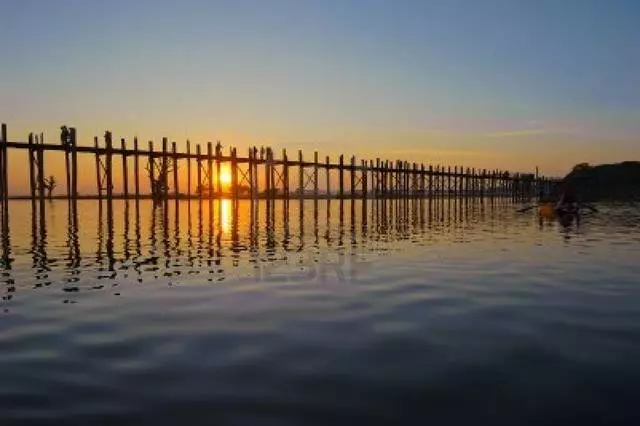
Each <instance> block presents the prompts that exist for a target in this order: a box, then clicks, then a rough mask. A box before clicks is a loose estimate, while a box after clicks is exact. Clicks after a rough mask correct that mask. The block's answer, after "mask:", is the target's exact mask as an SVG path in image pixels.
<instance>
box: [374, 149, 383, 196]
mask: <svg viewBox="0 0 640 426" xmlns="http://www.w3.org/2000/svg"><path fill="white" fill-rule="evenodd" d="M380 175H381V173H380V157H377V158H376V167H375V169H374V170H373V176H374V178H373V182H374V188H373V195H374V197H376V198H378V197H379V196H380V192H381V182H380Z"/></svg>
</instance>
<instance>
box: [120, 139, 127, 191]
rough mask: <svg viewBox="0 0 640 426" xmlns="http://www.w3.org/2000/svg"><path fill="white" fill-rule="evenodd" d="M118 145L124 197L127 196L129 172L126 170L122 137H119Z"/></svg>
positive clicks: (124, 143) (125, 147)
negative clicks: (120, 154) (120, 153)
mask: <svg viewBox="0 0 640 426" xmlns="http://www.w3.org/2000/svg"><path fill="white" fill-rule="evenodd" d="M120 147H121V151H122V195H123V197H124V198H125V199H127V198H129V172H128V170H127V154H126V153H125V151H126V150H127V143H126V141H125V140H124V138H122V139H120Z"/></svg>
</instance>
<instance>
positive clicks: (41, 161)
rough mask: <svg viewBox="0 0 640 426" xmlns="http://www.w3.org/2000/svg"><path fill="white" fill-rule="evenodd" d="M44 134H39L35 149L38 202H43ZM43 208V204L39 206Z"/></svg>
mask: <svg viewBox="0 0 640 426" xmlns="http://www.w3.org/2000/svg"><path fill="white" fill-rule="evenodd" d="M43 144H44V134H42V133H40V143H39V145H40V146H39V147H38V148H37V149H38V151H37V153H36V156H37V158H38V197H39V198H40V200H42V201H43V200H44V148H43V146H42V145H43ZM41 206H43V204H41Z"/></svg>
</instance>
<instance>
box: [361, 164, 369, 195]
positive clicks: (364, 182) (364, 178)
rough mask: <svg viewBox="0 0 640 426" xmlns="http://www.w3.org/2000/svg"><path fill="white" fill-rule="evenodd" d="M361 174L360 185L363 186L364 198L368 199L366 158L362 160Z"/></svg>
mask: <svg viewBox="0 0 640 426" xmlns="http://www.w3.org/2000/svg"><path fill="white" fill-rule="evenodd" d="M360 167H361V171H360V173H361V175H360V186H361V187H362V198H363V199H366V198H367V185H368V182H367V178H368V176H367V173H368V169H367V161H366V160H362V161H361V166H360Z"/></svg>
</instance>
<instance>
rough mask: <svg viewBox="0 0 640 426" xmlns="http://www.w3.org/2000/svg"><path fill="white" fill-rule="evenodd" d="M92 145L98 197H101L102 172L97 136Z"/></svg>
mask: <svg viewBox="0 0 640 426" xmlns="http://www.w3.org/2000/svg"><path fill="white" fill-rule="evenodd" d="M93 146H94V148H95V151H96V183H97V186H98V199H102V173H101V172H100V153H99V152H98V149H99V143H98V137H97V136H95V137H94V138H93Z"/></svg>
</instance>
